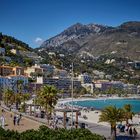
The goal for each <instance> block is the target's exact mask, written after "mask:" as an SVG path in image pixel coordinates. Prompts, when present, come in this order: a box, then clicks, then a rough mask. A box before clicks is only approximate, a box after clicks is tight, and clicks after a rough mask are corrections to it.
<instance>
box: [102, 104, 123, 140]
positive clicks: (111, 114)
mask: <svg viewBox="0 0 140 140" xmlns="http://www.w3.org/2000/svg"><path fill="white" fill-rule="evenodd" d="M123 120H124V110H123V109H121V108H118V109H117V108H116V107H115V106H108V107H106V108H105V109H103V110H102V112H101V115H100V116H99V122H108V123H109V124H110V125H111V137H112V140H115V138H116V123H117V122H121V121H123Z"/></svg>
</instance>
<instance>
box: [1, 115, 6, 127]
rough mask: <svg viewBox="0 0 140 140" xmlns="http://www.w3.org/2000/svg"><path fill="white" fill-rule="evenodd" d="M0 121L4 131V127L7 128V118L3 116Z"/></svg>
mask: <svg viewBox="0 0 140 140" xmlns="http://www.w3.org/2000/svg"><path fill="white" fill-rule="evenodd" d="M0 120H1V127H2V128H3V129H4V127H5V117H4V116H3V115H2V116H1V117H0Z"/></svg>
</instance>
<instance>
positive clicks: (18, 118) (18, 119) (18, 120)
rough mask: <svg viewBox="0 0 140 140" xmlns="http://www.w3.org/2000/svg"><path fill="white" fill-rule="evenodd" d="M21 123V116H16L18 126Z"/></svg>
mask: <svg viewBox="0 0 140 140" xmlns="http://www.w3.org/2000/svg"><path fill="white" fill-rule="evenodd" d="M19 122H20V116H19V115H17V116H16V123H17V125H19Z"/></svg>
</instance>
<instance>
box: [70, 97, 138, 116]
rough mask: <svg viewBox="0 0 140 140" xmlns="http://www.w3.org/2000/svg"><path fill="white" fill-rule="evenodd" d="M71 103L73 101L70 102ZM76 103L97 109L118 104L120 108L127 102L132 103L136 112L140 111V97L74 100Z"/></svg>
mask: <svg viewBox="0 0 140 140" xmlns="http://www.w3.org/2000/svg"><path fill="white" fill-rule="evenodd" d="M70 104H71V103H70ZM73 104H74V105H77V106H81V107H88V108H89V107H90V108H91V107H93V108H95V109H99V110H101V109H103V108H105V107H106V106H110V105H112V106H114V105H115V106H116V107H118V108H121V107H123V106H124V105H125V104H131V105H132V110H133V112H135V113H138V112H140V99H106V100H86V101H77V102H73Z"/></svg>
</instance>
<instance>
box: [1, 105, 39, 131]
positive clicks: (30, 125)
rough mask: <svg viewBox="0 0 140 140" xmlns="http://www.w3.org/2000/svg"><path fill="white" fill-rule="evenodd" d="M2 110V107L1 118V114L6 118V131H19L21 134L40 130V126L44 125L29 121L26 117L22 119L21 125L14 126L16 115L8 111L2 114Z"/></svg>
mask: <svg viewBox="0 0 140 140" xmlns="http://www.w3.org/2000/svg"><path fill="white" fill-rule="evenodd" d="M1 109H2V108H1V107H0V116H1V114H3V115H4V117H5V123H6V126H5V129H10V130H17V131H19V132H23V131H26V130H28V129H38V128H39V126H40V125H42V124H41V123H39V122H36V121H34V120H31V119H28V118H26V117H22V119H21V121H20V124H19V125H15V126H14V124H13V115H14V114H13V113H12V112H11V113H10V112H9V111H6V110H5V111H4V112H3V113H2V112H1ZM11 114H12V117H11Z"/></svg>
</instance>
